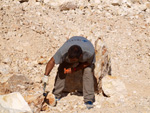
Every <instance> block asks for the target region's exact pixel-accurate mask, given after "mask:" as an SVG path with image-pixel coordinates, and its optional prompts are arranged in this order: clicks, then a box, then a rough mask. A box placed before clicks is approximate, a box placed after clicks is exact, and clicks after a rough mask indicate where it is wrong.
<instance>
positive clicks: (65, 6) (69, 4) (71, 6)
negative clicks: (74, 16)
mask: <svg viewBox="0 0 150 113" xmlns="http://www.w3.org/2000/svg"><path fill="white" fill-rule="evenodd" d="M76 8H77V6H76V4H74V3H72V2H67V3H65V4H62V5H60V6H59V9H60V11H64V10H74V9H76Z"/></svg>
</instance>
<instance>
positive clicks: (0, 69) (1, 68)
mask: <svg viewBox="0 0 150 113" xmlns="http://www.w3.org/2000/svg"><path fill="white" fill-rule="evenodd" d="M9 72H10V67H9V65H6V64H2V65H1V64H0V74H2V75H6V74H9Z"/></svg>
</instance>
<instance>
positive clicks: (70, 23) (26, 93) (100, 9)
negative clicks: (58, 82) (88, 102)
mask: <svg viewBox="0 0 150 113" xmlns="http://www.w3.org/2000/svg"><path fill="white" fill-rule="evenodd" d="M75 35H80V36H84V37H86V38H87V39H89V40H90V41H91V42H92V43H93V45H96V40H98V39H100V40H102V41H103V43H102V45H103V44H104V45H105V46H106V47H107V50H108V53H109V54H108V56H107V58H108V59H103V60H104V61H105V62H106V61H107V63H108V64H110V62H109V61H111V77H110V76H107V74H106V73H105V77H104V78H103V81H102V84H101V85H102V87H103V89H104V91H105V93H106V94H108V95H109V96H110V97H109V98H106V97H104V96H102V95H101V94H99V95H97V94H96V102H95V103H94V105H95V107H94V108H93V109H91V110H87V109H85V106H84V103H83V98H82V96H77V95H71V94H69V95H68V96H67V97H64V98H62V99H61V100H60V101H59V102H58V107H47V108H45V111H40V107H41V104H40V103H41V102H42V99H43V96H42V93H43V89H42V87H43V86H42V83H41V78H42V76H43V73H44V71H45V66H46V63H47V62H48V60H49V59H50V58H51V57H52V56H53V55H54V54H55V52H56V51H57V49H58V48H59V47H61V45H62V44H63V43H64V42H65V41H66V40H67V39H69V38H70V37H72V36H75ZM149 43H150V1H149V0H111V1H110V0H87V1H85V0H84V1H83V0H1V1H0V48H1V49H0V95H5V94H9V93H13V92H16V91H17V92H20V93H21V95H22V96H23V97H24V99H25V100H26V102H28V104H29V106H30V108H31V109H32V111H33V112H41V113H46V112H50V111H51V112H66V113H71V112H73V113H74V112H81V113H82V112H86V113H88V112H99V111H101V112H106V113H110V112H115V113H117V112H126V111H129V112H148V111H150V107H149V105H150V96H149V93H150V92H149V85H150V82H149V79H150V76H149V75H150V71H149V70H150V44H149ZM102 45H99V46H100V47H104V46H102ZM97 58H98V59H97V61H98V62H96V66H97V67H98V65H101V63H99V62H102V60H100V58H101V56H97ZM105 58H106V57H105ZM101 71H102V70H98V68H96V73H97V76H98V77H99V76H100V75H99V73H101ZM56 72H57V66H55V68H54V69H53V70H52V72H51V73H50V77H49V80H50V82H49V84H48V85H47V88H46V90H47V91H50V92H51V91H52V89H53V84H54V78H55V75H56ZM1 108H3V109H4V107H3V106H1V103H0V109H1ZM5 110H6V109H5ZM7 111H8V110H7ZM8 112H9V111H8Z"/></svg>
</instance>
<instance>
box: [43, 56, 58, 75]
mask: <svg viewBox="0 0 150 113" xmlns="http://www.w3.org/2000/svg"><path fill="white" fill-rule="evenodd" d="M54 65H55V60H54V58H53V57H52V58H51V59H50V61H49V62H48V63H47V65H46V69H45V73H44V75H47V76H48V75H49V73H50V72H51V70H52V69H53V67H54Z"/></svg>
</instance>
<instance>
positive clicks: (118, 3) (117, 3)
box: [111, 0, 121, 6]
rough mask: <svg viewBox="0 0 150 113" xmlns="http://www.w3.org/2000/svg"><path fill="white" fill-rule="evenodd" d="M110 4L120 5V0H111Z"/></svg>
mask: <svg viewBox="0 0 150 113" xmlns="http://www.w3.org/2000/svg"><path fill="white" fill-rule="evenodd" d="M111 4H112V5H114V6H120V5H121V0H113V1H112V2H111Z"/></svg>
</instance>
